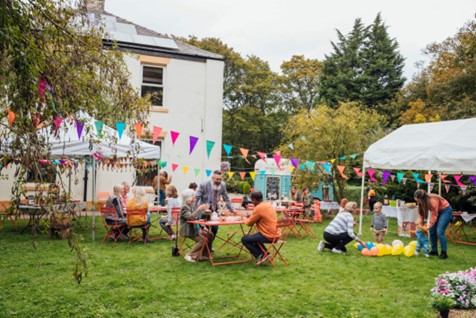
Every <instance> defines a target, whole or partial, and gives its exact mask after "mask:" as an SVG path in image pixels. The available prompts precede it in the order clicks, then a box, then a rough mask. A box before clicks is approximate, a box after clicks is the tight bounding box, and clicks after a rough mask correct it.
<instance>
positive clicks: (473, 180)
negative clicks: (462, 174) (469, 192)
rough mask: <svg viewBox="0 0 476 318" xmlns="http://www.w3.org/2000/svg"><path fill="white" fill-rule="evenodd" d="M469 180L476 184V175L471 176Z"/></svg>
mask: <svg viewBox="0 0 476 318" xmlns="http://www.w3.org/2000/svg"><path fill="white" fill-rule="evenodd" d="M469 180H471V182H472V183H473V184H474V185H476V177H475V176H469Z"/></svg>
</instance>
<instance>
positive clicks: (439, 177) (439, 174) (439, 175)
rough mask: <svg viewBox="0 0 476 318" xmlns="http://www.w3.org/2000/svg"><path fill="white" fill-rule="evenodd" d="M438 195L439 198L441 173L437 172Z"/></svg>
mask: <svg viewBox="0 0 476 318" xmlns="http://www.w3.org/2000/svg"><path fill="white" fill-rule="evenodd" d="M438 195H440V196H441V172H438Z"/></svg>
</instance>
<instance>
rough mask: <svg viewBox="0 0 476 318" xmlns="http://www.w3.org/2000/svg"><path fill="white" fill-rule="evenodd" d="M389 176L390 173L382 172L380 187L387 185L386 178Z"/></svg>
mask: <svg viewBox="0 0 476 318" xmlns="http://www.w3.org/2000/svg"><path fill="white" fill-rule="evenodd" d="M389 176H390V171H384V172H383V174H382V185H383V186H384V185H385V183H387V180H388V177H389Z"/></svg>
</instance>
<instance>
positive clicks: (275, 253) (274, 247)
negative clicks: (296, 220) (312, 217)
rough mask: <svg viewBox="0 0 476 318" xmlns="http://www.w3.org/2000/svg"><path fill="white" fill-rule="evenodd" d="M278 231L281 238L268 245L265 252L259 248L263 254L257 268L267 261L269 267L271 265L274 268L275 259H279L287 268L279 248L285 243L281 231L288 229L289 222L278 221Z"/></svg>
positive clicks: (284, 237) (285, 237)
mask: <svg viewBox="0 0 476 318" xmlns="http://www.w3.org/2000/svg"><path fill="white" fill-rule="evenodd" d="M276 227H277V228H278V229H280V230H281V237H279V238H275V239H274V240H273V241H272V242H271V243H270V244H269V245H268V248H267V249H266V250H264V249H263V248H262V247H261V250H262V252H263V257H262V258H261V261H259V262H258V264H256V265H257V266H261V265H262V264H264V263H265V262H266V261H267V260H268V261H269V263H270V264H271V265H273V267H274V268H276V263H275V261H276V259H277V258H276V257H278V259H280V260H281V261H282V262H283V263H284V265H286V266H288V263H287V262H286V260H285V259H284V257H283V255H282V254H281V248H282V247H283V246H284V244H285V243H286V239H287V236H284V235H283V231H284V230H285V229H286V228H288V227H289V221H286V220H278V224H277V226H276Z"/></svg>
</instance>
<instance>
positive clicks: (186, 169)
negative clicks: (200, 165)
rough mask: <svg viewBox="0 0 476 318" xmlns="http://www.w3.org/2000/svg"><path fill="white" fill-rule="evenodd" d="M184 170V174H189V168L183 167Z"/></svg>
mask: <svg viewBox="0 0 476 318" xmlns="http://www.w3.org/2000/svg"><path fill="white" fill-rule="evenodd" d="M182 170H183V174H187V172H188V166H183V167H182Z"/></svg>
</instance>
